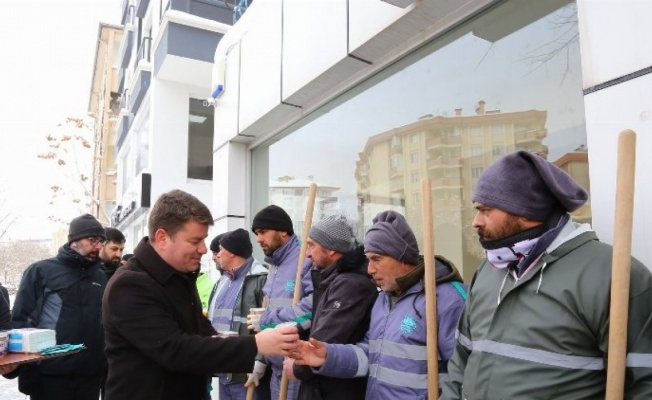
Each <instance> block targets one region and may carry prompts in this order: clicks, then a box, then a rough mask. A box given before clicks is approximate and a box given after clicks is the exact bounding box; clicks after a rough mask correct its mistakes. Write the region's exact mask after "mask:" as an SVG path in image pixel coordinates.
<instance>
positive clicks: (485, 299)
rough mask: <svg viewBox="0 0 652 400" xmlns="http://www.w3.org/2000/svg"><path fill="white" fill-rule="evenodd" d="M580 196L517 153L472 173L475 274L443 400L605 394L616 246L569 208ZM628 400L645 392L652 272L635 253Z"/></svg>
mask: <svg viewBox="0 0 652 400" xmlns="http://www.w3.org/2000/svg"><path fill="white" fill-rule="evenodd" d="M587 199H588V194H587V192H586V191H585V190H584V189H583V188H582V187H580V185H579V184H578V183H577V182H575V181H574V180H573V178H571V177H570V176H569V175H568V174H566V173H565V172H564V171H562V170H561V169H559V168H558V167H556V166H555V165H554V164H552V163H550V162H548V161H546V160H544V159H543V158H541V157H539V156H538V155H536V154H532V153H529V152H525V151H518V152H516V153H512V154H509V155H507V156H505V157H503V158H502V159H500V160H498V161H496V162H495V163H494V164H493V165H491V166H490V167H489V168H487V169H486V170H485V171H484V172H483V173H482V175H481V176H480V178H479V180H478V183H477V186H476V191H475V194H474V196H473V204H474V206H475V208H476V210H477V213H476V216H475V218H474V220H473V226H474V228H475V229H476V230H477V232H478V236H479V237H480V243H481V245H482V247H484V249H485V253H486V256H487V258H486V260H485V261H484V262H483V263H482V265H480V267H479V269H478V270H477V271H476V273H475V276H474V278H473V282H472V284H471V289H470V293H469V298H468V301H467V304H466V307H465V309H464V313H463V315H462V317H461V319H460V323H459V327H458V330H459V336H458V340H457V343H456V346H455V353H454V355H453V358H452V359H451V362H450V363H449V366H448V370H449V374H450V380H449V381H446V382H444V392H443V398H444V399H462V398H468V399H533V398H537V399H573V400H582V399H587V400H588V399H597V398H604V394H605V386H606V371H605V365H606V363H607V361H608V360H607V356H608V352H607V351H608V349H607V346H608V333H609V304H610V286H611V260H612V247H611V246H609V245H607V244H604V243H600V242H599V241H598V238H597V236H596V234H595V232H593V231H592V230H591V228H590V226H589V225H588V224H577V223H574V222H573V221H572V220H571V218H570V215H569V214H568V213H569V212H572V211H574V210H576V209H578V208H579V207H580V206H582V205H583V204H584V203H585V202H586V201H587ZM629 307H630V308H629V315H628V337H627V371H626V378H625V398H627V399H634V398H636V399H644V398H652V339H650V338H652V274H650V271H649V270H648V269H647V268H645V266H643V265H642V264H641V263H640V262H639V261H637V260H636V259H633V258H632V263H631V282H630V297H629Z"/></svg>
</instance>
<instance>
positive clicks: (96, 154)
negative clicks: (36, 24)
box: [88, 23, 122, 225]
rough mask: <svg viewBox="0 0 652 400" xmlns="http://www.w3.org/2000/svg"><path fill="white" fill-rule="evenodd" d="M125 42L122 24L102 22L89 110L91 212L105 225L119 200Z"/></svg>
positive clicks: (98, 34) (98, 33)
mask: <svg viewBox="0 0 652 400" xmlns="http://www.w3.org/2000/svg"><path fill="white" fill-rule="evenodd" d="M121 41H122V27H121V26H115V25H110V24H105V23H100V26H99V28H98V32H97V47H96V49H95V62H94V65H93V76H92V79H93V80H92V82H91V93H90V96H89V99H88V113H89V115H90V116H91V117H92V118H93V120H94V124H93V141H94V146H93V163H92V169H93V179H92V189H91V196H92V201H91V213H92V214H93V215H95V217H96V218H97V219H98V220H99V221H100V222H102V223H103V224H104V225H108V224H109V222H110V217H111V213H113V210H114V209H115V203H116V183H117V170H116V164H115V126H116V121H117V116H118V105H119V100H120V94H119V93H118V62H119V60H118V49H119V47H120V43H121Z"/></svg>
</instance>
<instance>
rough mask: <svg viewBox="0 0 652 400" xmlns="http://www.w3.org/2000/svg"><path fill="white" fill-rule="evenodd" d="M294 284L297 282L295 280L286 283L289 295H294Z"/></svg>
mask: <svg viewBox="0 0 652 400" xmlns="http://www.w3.org/2000/svg"><path fill="white" fill-rule="evenodd" d="M294 283H295V282H294V281H293V280H289V281H286V282H285V291H286V292H287V293H294Z"/></svg>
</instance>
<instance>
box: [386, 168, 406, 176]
mask: <svg viewBox="0 0 652 400" xmlns="http://www.w3.org/2000/svg"><path fill="white" fill-rule="evenodd" d="M389 176H390V177H391V178H395V177H397V176H403V167H389Z"/></svg>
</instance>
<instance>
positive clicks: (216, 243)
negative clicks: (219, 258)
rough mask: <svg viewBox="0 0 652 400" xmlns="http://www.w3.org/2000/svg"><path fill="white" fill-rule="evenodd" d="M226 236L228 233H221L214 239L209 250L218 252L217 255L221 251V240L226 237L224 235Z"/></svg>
mask: <svg viewBox="0 0 652 400" xmlns="http://www.w3.org/2000/svg"><path fill="white" fill-rule="evenodd" d="M226 234H227V232H224V233H220V234H219V235H217V236H215V237H214V238H213V240H211V245H210V246H209V249H210V250H211V251H214V252H216V253H217V252H218V251H220V239H222V238H223V237H224V235H226Z"/></svg>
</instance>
